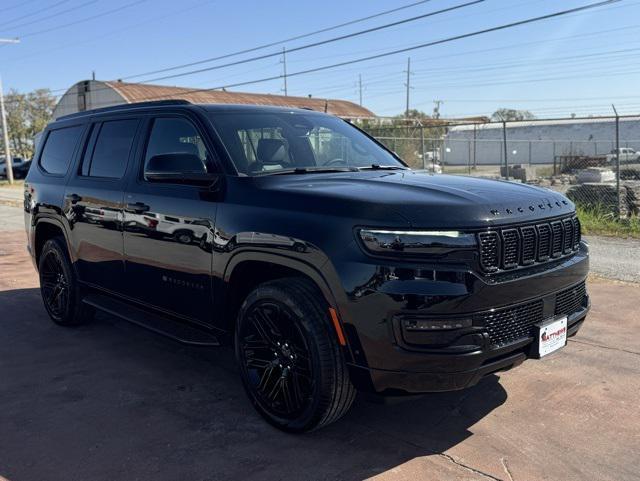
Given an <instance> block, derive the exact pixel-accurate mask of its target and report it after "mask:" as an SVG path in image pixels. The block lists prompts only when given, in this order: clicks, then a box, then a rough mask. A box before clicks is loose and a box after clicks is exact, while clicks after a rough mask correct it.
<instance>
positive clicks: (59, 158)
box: [40, 125, 84, 175]
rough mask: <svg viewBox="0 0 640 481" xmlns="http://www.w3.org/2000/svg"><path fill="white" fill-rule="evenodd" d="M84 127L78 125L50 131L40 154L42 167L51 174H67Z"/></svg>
mask: <svg viewBox="0 0 640 481" xmlns="http://www.w3.org/2000/svg"><path fill="white" fill-rule="evenodd" d="M83 128H84V127H83V126H81V125H77V126H75V127H67V128H64V129H58V130H52V131H51V132H49V136H48V137H47V140H46V142H45V144H44V148H43V149H42V155H41V156H40V167H42V168H43V169H44V170H45V171H46V172H48V173H50V174H56V175H64V174H66V173H67V169H68V168H69V164H70V163H71V160H72V159H71V158H72V157H73V152H74V151H75V149H76V145H78V140H80V135H82V130H83Z"/></svg>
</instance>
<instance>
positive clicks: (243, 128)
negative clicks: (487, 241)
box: [210, 112, 405, 175]
mask: <svg viewBox="0 0 640 481" xmlns="http://www.w3.org/2000/svg"><path fill="white" fill-rule="evenodd" d="M210 118H211V121H212V122H213V124H214V126H215V128H216V130H217V132H218V134H219V135H220V137H221V139H222V142H223V143H224V144H225V147H226V148H227V150H228V152H229V154H230V155H231V158H232V159H233V162H234V164H235V166H236V168H237V169H238V171H239V172H240V173H241V174H245V175H264V174H276V173H284V172H288V171H293V172H295V173H297V172H301V173H302V172H314V171H324V170H355V169H359V168H380V167H390V168H404V167H405V166H404V165H403V164H402V163H401V162H399V161H398V160H397V159H396V158H395V157H394V156H393V155H392V154H391V153H389V152H387V151H386V150H384V149H383V148H382V147H380V146H379V145H378V144H377V143H375V142H374V141H373V140H371V139H369V138H368V137H367V136H366V135H364V134H363V133H362V132H360V131H359V130H358V129H356V128H355V127H353V126H351V125H349V124H348V123H347V122H345V121H343V120H340V119H339V118H336V117H331V116H329V115H322V114H313V113H309V114H304V113H294V112H275V113H273V112H268V113H255V112H241V113H235V112H234V113H215V114H211V116H210Z"/></svg>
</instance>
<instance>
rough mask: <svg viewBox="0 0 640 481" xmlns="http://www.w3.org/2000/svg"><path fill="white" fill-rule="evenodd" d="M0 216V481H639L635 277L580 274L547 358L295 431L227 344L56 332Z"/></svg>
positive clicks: (118, 332) (109, 329) (97, 331)
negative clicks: (572, 330) (248, 384)
mask: <svg viewBox="0 0 640 481" xmlns="http://www.w3.org/2000/svg"><path fill="white" fill-rule="evenodd" d="M16 210H18V211H19V209H16ZM1 212H2V211H1V210H0V325H1V328H0V479H2V477H4V478H6V479H8V480H10V481H22V480H34V481H42V480H58V479H59V480H65V481H71V480H109V481H113V480H120V479H122V480H127V481H129V480H149V479H153V480H172V481H173V480H176V479H185V480H217V479H251V480H280V479H286V480H299V479H300V480H334V479H335V480H359V479H366V478H369V477H376V479H384V480H386V479H390V480H391V479H392V480H415V479H428V480H443V481H444V480H446V481H450V480H488V479H494V480H495V479H500V480H505V481H515V480H517V481H524V480H531V481H541V480H562V481H571V480H576V481H577V480H580V481H582V480H611V481H614V480H615V481H626V480H638V479H640V403H639V402H638V392H640V341H639V340H638V337H637V332H638V326H639V325H640V314H639V311H638V308H637V302H638V299H639V298H640V285H637V284H631V283H622V282H612V281H606V280H602V279H593V280H592V281H590V283H589V290H590V293H591V296H592V302H593V310H592V313H591V315H590V317H589V319H588V322H587V323H586V324H585V326H584V328H583V329H582V330H581V331H580V333H579V334H578V336H577V337H576V338H573V339H572V340H570V342H569V344H568V346H567V347H566V348H565V349H564V350H562V351H560V352H558V353H557V354H554V355H552V356H551V357H549V358H547V359H545V360H543V361H528V362H527V363H525V364H524V365H522V366H520V367H518V368H517V369H514V370H512V371H509V372H506V373H502V374H500V375H499V376H490V377H488V378H486V379H485V380H484V381H483V382H482V383H481V384H479V385H478V386H476V387H474V388H472V389H470V390H467V391H463V392H459V393H447V394H438V395H429V396H425V397H422V398H420V399H416V400H411V401H405V402H402V403H398V404H393V405H378V404H371V403H369V402H366V401H364V400H361V399H358V400H357V401H356V403H355V405H354V407H353V409H352V410H351V411H350V412H349V414H348V415H347V416H346V417H345V418H343V419H342V420H341V421H339V422H338V423H336V424H334V425H332V426H329V427H328V428H326V429H324V430H321V431H319V432H316V433H312V434H309V435H305V436H291V435H287V434H283V433H280V432H278V431H276V430H274V429H273V428H271V427H269V426H268V425H267V424H265V423H264V422H263V421H262V420H261V419H260V418H259V417H258V415H257V414H255V412H254V411H253V409H252V408H251V406H250V405H249V402H248V401H247V400H246V398H245V395H244V392H243V391H242V387H241V385H240V381H239V378H238V375H237V372H236V367H235V365H234V361H233V355H232V353H231V351H230V350H228V349H225V348H221V349H201V348H200V349H199V348H186V347H183V346H181V345H179V344H176V343H174V342H172V341H170V340H165V339H164V338H160V337H158V336H155V335H153V334H151V333H148V332H146V331H143V330H140V329H138V328H136V327H134V326H131V325H129V324H127V323H125V322H123V321H119V320H117V319H114V318H113V317H110V316H106V315H100V316H98V317H97V318H96V320H95V321H94V322H92V323H90V324H88V325H86V326H83V327H80V328H76V329H65V328H61V327H57V326H55V325H53V324H52V323H51V322H50V321H49V319H48V317H47V315H46V313H45V311H44V308H43V307H42V304H41V300H40V297H39V291H38V289H37V278H36V275H35V271H34V269H33V267H32V265H31V261H30V260H29V258H28V256H27V255H26V252H25V249H24V241H25V235H24V231H23V230H22V227H21V226H20V228H19V229H17V230H15V229H10V228H9V224H8V223H7V224H5V223H4V219H5V217H2V216H1ZM15 215H17V214H15ZM9 217H10V216H9Z"/></svg>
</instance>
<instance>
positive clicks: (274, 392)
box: [267, 376, 283, 402]
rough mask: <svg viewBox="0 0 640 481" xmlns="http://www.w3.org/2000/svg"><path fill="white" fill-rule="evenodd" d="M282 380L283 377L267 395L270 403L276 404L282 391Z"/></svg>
mask: <svg viewBox="0 0 640 481" xmlns="http://www.w3.org/2000/svg"><path fill="white" fill-rule="evenodd" d="M282 380H283V377H282V376H280V377H279V378H278V380H277V381H276V382H275V383H274V384H273V387H272V388H271V390H270V391H269V393H268V394H267V399H268V400H269V401H271V402H274V401H275V400H276V398H277V397H278V394H279V393H280V391H281V390H282Z"/></svg>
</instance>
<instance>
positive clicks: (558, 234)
mask: <svg viewBox="0 0 640 481" xmlns="http://www.w3.org/2000/svg"><path fill="white" fill-rule="evenodd" d="M478 245H479V250H480V266H481V268H482V270H483V271H484V272H487V273H493V272H497V271H499V270H509V269H515V268H517V267H522V266H528V265H531V264H534V263H536V262H538V263H540V262H547V261H548V260H549V259H557V258H559V257H562V256H566V255H570V254H572V253H574V252H575V251H576V250H578V249H579V247H580V221H579V220H578V218H577V217H566V218H564V219H560V220H556V221H553V222H546V223H542V224H530V225H524V226H521V227H509V228H503V229H495V230H491V231H487V232H481V233H479V234H478Z"/></svg>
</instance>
